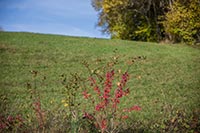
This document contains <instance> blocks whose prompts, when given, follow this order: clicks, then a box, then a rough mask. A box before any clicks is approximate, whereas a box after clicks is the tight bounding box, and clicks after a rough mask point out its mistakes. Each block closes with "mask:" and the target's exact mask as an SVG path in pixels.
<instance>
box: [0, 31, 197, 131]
mask: <svg viewBox="0 0 200 133" xmlns="http://www.w3.org/2000/svg"><path fill="white" fill-rule="evenodd" d="M116 57H117V58H118V57H119V59H118V64H117V65H116V71H119V70H120V71H122V72H125V70H126V69H127V68H128V67H127V66H128V65H129V61H130V60H131V61H133V60H134V62H132V65H131V66H130V68H129V71H128V73H129V75H130V79H129V81H128V87H129V89H130V94H129V98H124V99H123V100H122V101H123V102H122V104H121V105H120V106H121V107H125V106H127V105H138V106H140V107H141V110H140V111H137V112H133V113H131V114H130V118H128V119H127V120H126V124H124V127H122V128H123V129H122V128H121V129H119V132H134V131H135V132H178V131H180V132H195V131H196V132H199V131H200V124H199V123H200V121H199V120H200V116H199V114H200V49H199V48H194V47H191V46H188V45H184V44H158V43H147V42H135V41H123V40H109V39H98V38H85V37H70V36H61V35H48V34H33V33H22V32H21V33H17V32H16V33H15V32H0V70H1V74H0V116H1V121H0V122H1V123H0V124H2V123H5V121H6V120H4V119H7V117H8V116H12V117H15V116H18V115H20V117H21V118H22V119H23V121H24V122H23V127H22V129H23V130H25V131H29V130H30V129H35V130H36V129H38V128H37V127H38V126H39V125H40V124H38V121H37V119H36V116H35V113H34V109H33V108H32V99H33V98H32V97H34V96H36V95H37V96H38V95H39V97H40V102H41V108H42V110H44V112H45V114H46V116H45V122H44V123H45V124H44V127H43V128H42V129H40V130H39V131H41V132H42V131H44V132H48V131H52V132H57V131H59V132H67V131H71V128H70V126H68V125H70V124H69V122H68V121H69V120H68V114H69V112H68V111H69V110H68V109H67V108H68V107H67V106H68V105H67V104H66V102H65V100H66V97H68V90H66V89H67V88H66V87H65V86H64V85H63V83H62V81H64V80H65V81H66V82H67V81H70V77H72V76H71V75H72V74H73V73H77V74H79V75H81V76H82V77H86V78H87V77H88V75H89V73H88V70H87V68H86V67H84V65H83V61H86V62H88V63H89V64H90V66H91V68H94V69H95V68H96V67H98V65H97V64H96V61H97V60H103V61H102V62H101V64H100V65H101V66H103V65H104V62H108V61H109V60H112V59H113V58H116ZM63 78H64V80H63ZM33 88H34V89H35V90H36V91H37V94H36V93H35V94H33V92H32V91H31V90H32V89H33ZM77 93H79V91H77ZM77 96H78V100H79V102H80V101H82V103H80V104H81V105H80V108H81V107H83V106H84V105H82V104H87V102H85V101H84V100H83V99H82V97H81V93H80V96H79V94H77ZM31 98H32V99H31ZM68 104H69V103H68ZM79 114H80V116H81V115H82V114H81V112H79ZM16 123H17V122H16ZM11 125H12V126H14V124H11ZM78 125H80V124H78ZM22 129H20V127H17V128H16V129H15V128H13V127H9V126H7V128H6V129H4V128H1V129H0V131H2V132H20V131H22ZM32 131H33V132H34V130H32ZM36 132H37V131H36ZM82 132H84V131H82ZM85 132H86V131H85ZM91 132H92V131H91Z"/></svg>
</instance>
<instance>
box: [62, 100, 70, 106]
mask: <svg viewBox="0 0 200 133" xmlns="http://www.w3.org/2000/svg"><path fill="white" fill-rule="evenodd" d="M61 103H63V105H64V107H67V106H69V104H68V102H67V101H66V100H65V99H63V100H61Z"/></svg>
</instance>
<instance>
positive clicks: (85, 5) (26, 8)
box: [0, 0, 109, 38]
mask: <svg viewBox="0 0 200 133" xmlns="http://www.w3.org/2000/svg"><path fill="white" fill-rule="evenodd" d="M97 21H98V15H97V12H96V11H95V10H94V9H93V7H92V6H91V0H0V27H1V28H3V30H4V31H23V32H34V33H50V34H61V35H69V36H85V37H96V38H109V36H108V35H104V34H102V33H101V31H100V27H97V26H96V24H97Z"/></svg>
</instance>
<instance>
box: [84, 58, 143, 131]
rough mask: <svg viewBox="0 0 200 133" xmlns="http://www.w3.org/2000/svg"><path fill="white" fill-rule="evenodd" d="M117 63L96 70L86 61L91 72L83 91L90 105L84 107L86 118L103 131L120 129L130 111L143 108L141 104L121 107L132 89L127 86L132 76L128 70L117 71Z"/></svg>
mask: <svg viewBox="0 0 200 133" xmlns="http://www.w3.org/2000/svg"><path fill="white" fill-rule="evenodd" d="M114 59H116V58H114ZM115 64H116V60H115V61H114V62H110V63H108V65H107V66H106V67H102V68H100V69H99V68H98V70H95V71H94V70H91V69H90V67H89V65H88V64H87V63H84V65H85V66H86V67H87V68H88V70H89V71H90V72H91V73H90V77H89V78H88V80H87V82H86V84H84V90H83V92H82V95H83V98H84V99H85V100H86V102H87V104H85V105H86V106H89V108H87V109H84V118H86V119H88V120H90V121H91V122H92V123H93V125H95V127H96V128H97V129H99V130H100V132H102V133H104V132H109V133H110V132H117V131H119V128H120V125H121V124H122V123H121V122H122V120H124V119H127V118H128V117H129V116H128V112H131V111H140V110H141V107H139V106H132V107H128V108H123V109H122V108H120V104H122V100H121V99H122V98H125V97H127V96H128V94H129V93H130V89H129V88H128V87H126V86H127V82H128V80H129V78H130V76H129V74H128V71H125V72H124V73H121V70H118V72H116V71H115V70H114V65H115ZM101 71H102V72H101ZM117 78H118V79H119V81H118V80H117ZM114 83H116V84H114ZM87 84H88V85H87ZM91 106H92V108H91ZM85 110H88V111H85Z"/></svg>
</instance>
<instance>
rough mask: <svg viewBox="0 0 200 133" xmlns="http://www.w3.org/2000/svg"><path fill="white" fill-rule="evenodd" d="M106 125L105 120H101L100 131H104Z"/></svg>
mask: <svg viewBox="0 0 200 133" xmlns="http://www.w3.org/2000/svg"><path fill="white" fill-rule="evenodd" d="M106 124H107V122H106V120H105V119H103V120H102V121H101V129H102V130H105V129H106V127H107V125H106Z"/></svg>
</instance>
